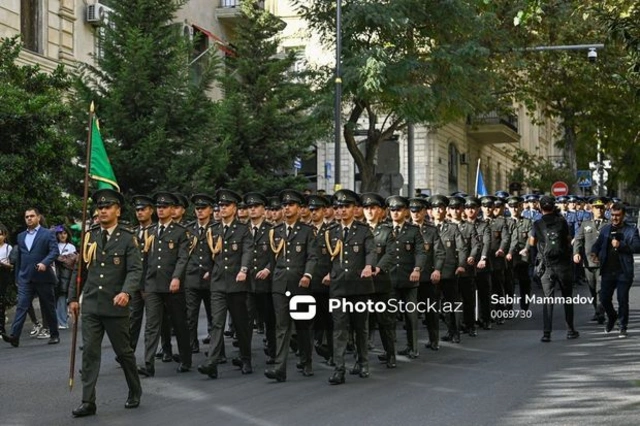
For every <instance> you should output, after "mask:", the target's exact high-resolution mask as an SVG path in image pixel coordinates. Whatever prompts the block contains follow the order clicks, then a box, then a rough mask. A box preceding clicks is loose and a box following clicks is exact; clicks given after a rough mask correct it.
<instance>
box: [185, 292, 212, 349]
mask: <svg viewBox="0 0 640 426" xmlns="http://www.w3.org/2000/svg"><path fill="white" fill-rule="evenodd" d="M185 293H186V298H187V325H188V326H189V342H190V343H191V348H192V349H197V348H199V347H200V343H199V342H198V317H199V316H200V304H201V303H202V304H204V310H205V312H206V313H207V330H208V329H209V328H211V291H210V290H209V289H208V288H186V289H185Z"/></svg>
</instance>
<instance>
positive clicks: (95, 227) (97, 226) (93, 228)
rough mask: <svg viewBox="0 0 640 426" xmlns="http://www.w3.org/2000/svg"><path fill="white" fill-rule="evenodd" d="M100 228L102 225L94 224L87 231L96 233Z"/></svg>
mask: <svg viewBox="0 0 640 426" xmlns="http://www.w3.org/2000/svg"><path fill="white" fill-rule="evenodd" d="M99 228H100V224H99V223H94V224H92V225H91V226H90V227H89V229H88V230H87V231H95V230H96V229H99Z"/></svg>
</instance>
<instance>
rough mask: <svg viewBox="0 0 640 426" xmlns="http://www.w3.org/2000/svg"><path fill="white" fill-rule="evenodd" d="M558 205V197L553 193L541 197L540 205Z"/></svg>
mask: <svg viewBox="0 0 640 426" xmlns="http://www.w3.org/2000/svg"><path fill="white" fill-rule="evenodd" d="M555 205H556V199H555V198H554V197H553V196H551V195H543V196H542V197H540V207H543V208H545V207H553V206H555Z"/></svg>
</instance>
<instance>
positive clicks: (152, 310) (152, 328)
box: [144, 292, 191, 367]
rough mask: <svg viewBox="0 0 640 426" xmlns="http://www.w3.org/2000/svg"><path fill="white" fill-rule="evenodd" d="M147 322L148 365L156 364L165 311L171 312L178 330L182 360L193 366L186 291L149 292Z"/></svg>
mask: <svg viewBox="0 0 640 426" xmlns="http://www.w3.org/2000/svg"><path fill="white" fill-rule="evenodd" d="M145 308H146V310H147V323H146V326H145V329H144V344H145V355H144V358H145V359H144V360H145V364H146V365H147V366H152V367H153V365H154V361H155V354H156V349H157V348H158V341H159V340H160V327H161V325H162V321H163V317H164V313H165V312H168V313H169V318H170V319H171V323H170V324H169V327H168V329H169V330H171V326H173V328H174V329H175V331H176V340H177V341H178V350H179V351H180V361H181V362H182V363H183V364H185V365H187V366H191V345H189V327H188V326H187V302H186V298H185V294H184V292H179V293H147V298H146V300H145Z"/></svg>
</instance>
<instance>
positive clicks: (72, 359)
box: [69, 101, 95, 392]
mask: <svg viewBox="0 0 640 426" xmlns="http://www.w3.org/2000/svg"><path fill="white" fill-rule="evenodd" d="M94 111H95V106H94V104H93V101H92V102H91V106H90V107H89V131H88V132H87V157H86V160H85V167H86V168H85V171H84V193H83V195H82V224H81V225H80V247H84V240H85V238H86V229H87V204H88V200H89V173H90V170H91V140H92V138H93V119H94V115H95V112H94ZM82 262H83V258H82V250H81V251H80V258H79V261H78V274H77V279H76V300H80V293H81V292H82ZM78 320H79V315H77V316H76V317H75V318H74V319H73V327H72V333H71V357H70V361H69V392H71V390H72V389H73V377H74V373H75V365H76V345H77V342H78Z"/></svg>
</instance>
